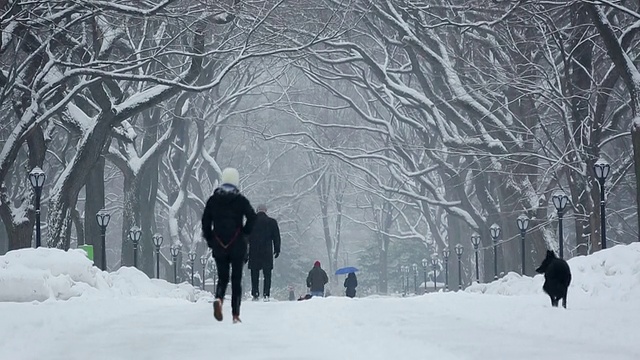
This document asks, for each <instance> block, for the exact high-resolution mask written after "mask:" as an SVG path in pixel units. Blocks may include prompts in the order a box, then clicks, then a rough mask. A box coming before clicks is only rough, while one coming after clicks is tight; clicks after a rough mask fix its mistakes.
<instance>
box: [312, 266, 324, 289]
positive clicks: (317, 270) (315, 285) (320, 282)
mask: <svg viewBox="0 0 640 360" xmlns="http://www.w3.org/2000/svg"><path fill="white" fill-rule="evenodd" d="M328 282H329V277H328V276H327V273H326V272H325V271H324V270H322V268H321V267H320V266H314V267H313V269H311V271H309V275H308V276H307V287H308V288H311V291H324V284H326V283H328Z"/></svg>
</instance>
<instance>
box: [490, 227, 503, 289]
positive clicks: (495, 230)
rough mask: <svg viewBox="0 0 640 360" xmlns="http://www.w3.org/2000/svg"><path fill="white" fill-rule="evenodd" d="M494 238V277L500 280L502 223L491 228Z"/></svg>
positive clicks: (492, 237)
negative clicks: (499, 256)
mask: <svg viewBox="0 0 640 360" xmlns="http://www.w3.org/2000/svg"><path fill="white" fill-rule="evenodd" d="M489 232H490V233H491V239H493V279H494V280H498V238H499V237H500V225H498V224H493V225H491V227H490V228H489Z"/></svg>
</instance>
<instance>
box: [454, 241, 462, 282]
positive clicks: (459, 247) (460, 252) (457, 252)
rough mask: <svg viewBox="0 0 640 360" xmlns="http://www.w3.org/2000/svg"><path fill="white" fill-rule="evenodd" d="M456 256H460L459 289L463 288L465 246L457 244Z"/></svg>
mask: <svg viewBox="0 0 640 360" xmlns="http://www.w3.org/2000/svg"><path fill="white" fill-rule="evenodd" d="M455 251H456V256H457V257H458V290H462V252H463V251H464V248H463V247H462V245H460V244H457V245H456V246H455Z"/></svg>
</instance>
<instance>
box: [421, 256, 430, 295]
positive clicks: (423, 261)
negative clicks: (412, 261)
mask: <svg viewBox="0 0 640 360" xmlns="http://www.w3.org/2000/svg"><path fill="white" fill-rule="evenodd" d="M428 266H429V260H427V259H422V270H424V293H425V294H426V293H427V267H428Z"/></svg>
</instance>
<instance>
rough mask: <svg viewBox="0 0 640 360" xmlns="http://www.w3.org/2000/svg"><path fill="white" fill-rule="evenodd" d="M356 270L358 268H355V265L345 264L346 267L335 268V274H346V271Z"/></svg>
mask: <svg viewBox="0 0 640 360" xmlns="http://www.w3.org/2000/svg"><path fill="white" fill-rule="evenodd" d="M356 271H358V269H356V268H355V267H353V266H347V267H343V268H340V269H338V270H336V275H344V274H348V273H354V272H356Z"/></svg>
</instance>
